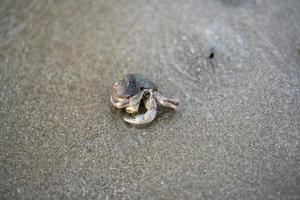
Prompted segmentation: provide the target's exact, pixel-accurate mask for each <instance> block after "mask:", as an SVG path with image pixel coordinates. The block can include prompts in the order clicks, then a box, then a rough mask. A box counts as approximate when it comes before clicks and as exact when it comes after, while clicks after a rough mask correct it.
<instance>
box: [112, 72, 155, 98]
mask: <svg viewBox="0 0 300 200" xmlns="http://www.w3.org/2000/svg"><path fill="white" fill-rule="evenodd" d="M144 89H153V90H154V91H156V90H157V87H156V85H155V84H154V83H153V82H152V81H150V80H149V79H148V78H146V77H144V76H143V75H141V74H128V75H126V76H125V77H124V78H123V79H122V80H119V81H117V82H116V83H115V84H114V85H113V87H112V99H113V100H114V101H116V102H117V101H122V100H124V99H127V98H130V97H132V96H134V95H137V94H138V93H140V92H141V91H142V90H144Z"/></svg>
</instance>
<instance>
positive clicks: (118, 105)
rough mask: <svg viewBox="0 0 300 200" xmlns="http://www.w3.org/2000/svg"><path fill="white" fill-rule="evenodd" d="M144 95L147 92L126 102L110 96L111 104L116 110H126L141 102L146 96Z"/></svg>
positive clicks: (126, 99) (127, 99) (142, 92)
mask: <svg viewBox="0 0 300 200" xmlns="http://www.w3.org/2000/svg"><path fill="white" fill-rule="evenodd" d="M144 93H145V91H141V92H140V93H138V94H136V95H134V96H132V97H129V98H125V99H124V100H119V99H118V100H117V99H115V98H114V97H113V96H110V102H111V104H112V105H113V106H114V107H116V108H125V107H129V106H133V105H136V104H138V103H139V102H140V101H141V99H142V98H143V96H144Z"/></svg>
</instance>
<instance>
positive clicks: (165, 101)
mask: <svg viewBox="0 0 300 200" xmlns="http://www.w3.org/2000/svg"><path fill="white" fill-rule="evenodd" d="M153 95H154V97H155V98H156V100H157V101H158V103H160V104H161V105H163V106H167V107H170V108H173V109H174V110H176V109H177V107H178V105H179V100H178V99H169V98H166V97H164V96H162V95H161V94H159V93H158V92H154V93H153Z"/></svg>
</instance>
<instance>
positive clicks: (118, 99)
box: [110, 74, 179, 126]
mask: <svg viewBox="0 0 300 200" xmlns="http://www.w3.org/2000/svg"><path fill="white" fill-rule="evenodd" d="M110 101H111V103H112V105H113V106H114V107H115V108H120V109H123V108H125V111H126V112H127V113H128V114H127V115H125V116H124V118H123V119H124V121H126V122H127V123H130V124H132V125H136V126H139V125H146V124H149V123H150V122H152V121H153V120H154V119H155V117H156V113H157V103H159V104H161V105H162V106H166V107H170V108H173V109H174V110H176V109H177V106H178V105H179V100H177V99H170V98H166V97H164V96H162V95H161V94H160V93H158V92H157V87H156V85H155V84H154V83H153V82H152V81H150V80H149V79H148V78H146V77H145V76H143V75H141V74H128V75H126V76H125V77H124V78H123V79H121V80H119V81H117V82H116V83H115V84H114V85H113V87H112V95H111V96H110ZM141 106H143V107H144V110H145V112H144V113H139V111H140V110H143V109H141Z"/></svg>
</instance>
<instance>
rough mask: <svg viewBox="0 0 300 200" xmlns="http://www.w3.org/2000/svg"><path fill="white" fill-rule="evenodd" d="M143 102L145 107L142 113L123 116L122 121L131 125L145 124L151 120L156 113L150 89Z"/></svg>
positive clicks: (155, 105) (154, 101)
mask: <svg viewBox="0 0 300 200" xmlns="http://www.w3.org/2000/svg"><path fill="white" fill-rule="evenodd" d="M144 104H145V107H146V109H147V111H146V112H145V113H144V114H139V115H136V116H134V117H130V116H125V117H124V121H126V122H128V123H130V124H133V125H146V124H148V123H150V122H152V121H153V120H154V118H155V117H156V113H157V104H156V100H155V98H154V97H153V93H152V91H150V95H149V97H148V98H146V99H145V101H144Z"/></svg>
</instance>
